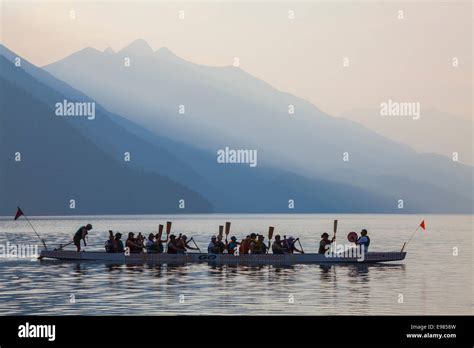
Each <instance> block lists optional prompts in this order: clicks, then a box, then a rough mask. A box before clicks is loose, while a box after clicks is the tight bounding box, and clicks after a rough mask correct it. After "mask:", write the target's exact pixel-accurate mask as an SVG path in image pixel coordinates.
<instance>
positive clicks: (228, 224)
mask: <svg viewBox="0 0 474 348" xmlns="http://www.w3.org/2000/svg"><path fill="white" fill-rule="evenodd" d="M229 232H230V222H226V223H225V240H227V236H228V235H229Z"/></svg>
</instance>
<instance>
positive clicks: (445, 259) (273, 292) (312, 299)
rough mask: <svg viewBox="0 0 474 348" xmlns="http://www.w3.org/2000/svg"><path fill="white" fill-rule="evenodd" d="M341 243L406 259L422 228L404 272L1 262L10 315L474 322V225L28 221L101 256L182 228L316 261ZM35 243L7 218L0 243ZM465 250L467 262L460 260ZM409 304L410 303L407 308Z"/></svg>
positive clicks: (369, 218)
mask: <svg viewBox="0 0 474 348" xmlns="http://www.w3.org/2000/svg"><path fill="white" fill-rule="evenodd" d="M336 218H337V219H338V220H339V225H338V240H339V241H340V242H342V241H345V240H346V235H347V233H348V232H349V231H357V232H359V231H360V230H361V229H362V228H367V229H368V231H369V235H370V237H371V246H370V249H371V250H372V251H392V250H397V251H398V250H400V248H401V246H402V244H403V242H404V241H406V240H407V239H408V238H409V237H410V236H411V234H412V233H413V231H414V230H415V229H416V227H417V226H418V224H419V223H420V221H421V220H423V219H425V220H426V227H427V229H426V231H423V230H420V231H418V232H417V234H416V235H415V237H414V238H413V240H412V242H411V243H410V244H409V245H408V248H407V251H408V255H407V258H406V259H405V260H404V261H402V262H396V263H392V264H381V265H371V266H367V265H353V266H349V265H345V266H344V265H333V266H324V267H323V266H319V265H295V266H291V267H274V266H253V267H248V266H247V267H245V266H211V265H208V264H192V265H183V266H166V265H162V266H147V265H133V266H130V265H128V266H126V265H115V266H112V265H105V264H103V263H95V262H89V263H75V262H57V261H47V260H44V261H37V260H34V261H32V260H29V259H23V260H18V259H17V260H11V259H8V260H5V259H0V314H2V315H12V314H19V315H117V314H124V315H125V314H127V315H175V314H198V315H199V314H203V315H213V314H221V315H268V314H269V315H344V314H357V315H364V314H371V315H372V314H387V315H395V314H401V315H403V314H446V315H447V314H454V315H456V314H472V313H473V311H472V309H473V287H472V285H473V280H472V279H473V269H472V264H473V262H472V261H473V260H472V255H473V238H472V235H473V229H472V216H471V215H425V216H417V215H337V216H335V215H218V214H216V215H192V216H191V215H176V216H150V215H147V216H92V217H35V218H30V220H31V222H32V223H33V225H34V226H35V228H36V229H37V231H38V232H39V233H40V234H41V235H42V236H43V237H44V238H45V239H46V242H47V244H48V245H50V246H53V247H55V246H57V245H58V244H59V243H66V242H68V241H70V240H71V239H72V235H73V233H74V232H75V231H76V230H77V228H78V227H79V226H81V225H84V224H86V223H88V222H90V223H92V224H93V226H94V230H93V231H92V233H91V234H90V236H89V244H88V246H87V247H86V250H103V245H104V241H105V240H106V238H107V230H109V229H112V230H114V231H120V232H122V233H124V234H125V233H127V232H129V231H134V232H138V231H141V232H142V233H143V234H145V235H148V233H149V232H151V231H153V232H156V231H157V227H158V224H159V223H165V222H166V221H167V220H171V221H173V232H175V233H185V234H187V235H188V236H194V238H195V240H196V241H197V242H198V244H199V245H200V247H201V249H203V250H204V249H206V245H207V244H208V240H209V237H210V235H212V234H215V233H216V232H217V230H218V225H219V224H224V222H225V221H231V222H232V228H231V235H235V236H237V237H238V239H239V240H240V238H241V237H243V236H244V235H246V234H248V233H249V232H259V233H264V234H266V233H267V231H268V226H269V225H272V226H275V234H281V235H283V234H286V235H293V236H299V237H300V238H301V240H302V241H303V248H304V250H305V251H306V252H316V251H317V246H318V241H319V236H320V235H321V233H322V232H324V231H327V232H329V233H330V234H331V235H332V223H333V219H336ZM7 241H9V242H10V243H17V244H18V243H36V242H37V239H36V236H35V234H34V233H33V232H32V230H31V228H30V227H29V225H28V224H27V222H26V221H25V220H24V219H23V218H20V220H18V221H13V218H12V217H2V218H0V243H1V244H3V245H5V244H6V243H7ZM453 248H457V251H458V255H457V256H456V255H453V254H455V251H456V250H455V249H453ZM401 296H403V303H399V300H400V298H401ZM73 298H74V300H72V299H73Z"/></svg>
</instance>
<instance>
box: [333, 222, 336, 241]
mask: <svg viewBox="0 0 474 348" xmlns="http://www.w3.org/2000/svg"><path fill="white" fill-rule="evenodd" d="M336 231H337V220H334V237H333V238H334V240H336Z"/></svg>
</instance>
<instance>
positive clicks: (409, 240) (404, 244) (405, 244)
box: [400, 220, 424, 252]
mask: <svg viewBox="0 0 474 348" xmlns="http://www.w3.org/2000/svg"><path fill="white" fill-rule="evenodd" d="M422 223H424V220H423V222H422ZM420 227H421V224H420V225H418V227H417V228H416V230H415V232H413V233H412V235H411V237H410V239H408V241H407V242H405V243H403V247H402V250H401V251H400V252H403V250H404V249H405V247H406V246H407V245H408V243H410V242H411V240H412V239H413V237H414V236H415V233H416V232H417V231H418V230H419V229H420Z"/></svg>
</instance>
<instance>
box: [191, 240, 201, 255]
mask: <svg viewBox="0 0 474 348" xmlns="http://www.w3.org/2000/svg"><path fill="white" fill-rule="evenodd" d="M191 240H192V241H193V243H194V246H195V247H196V248H197V250H198V251H199V252H201V249H199V246H198V245H197V244H196V242H195V241H194V237H191Z"/></svg>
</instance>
